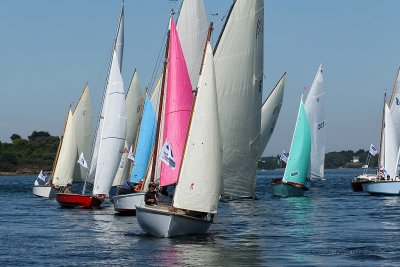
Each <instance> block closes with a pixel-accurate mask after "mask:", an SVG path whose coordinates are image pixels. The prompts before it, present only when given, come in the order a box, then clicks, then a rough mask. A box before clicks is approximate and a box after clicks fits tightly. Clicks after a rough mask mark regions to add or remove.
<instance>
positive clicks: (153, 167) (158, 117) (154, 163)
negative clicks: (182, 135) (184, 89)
mask: <svg viewBox="0 0 400 267" xmlns="http://www.w3.org/2000/svg"><path fill="white" fill-rule="evenodd" d="M171 19H172V15H171V18H170V22H169V23H170V24H171ZM169 35H170V29H168V36H167V44H166V46H165V58H164V67H163V78H162V83H161V92H160V104H159V108H158V116H157V130H156V141H155V143H154V150H153V165H152V167H151V175H150V181H151V182H154V175H155V172H156V162H157V150H158V139H159V135H160V123H161V115H162V109H163V102H164V101H163V100H164V87H165V73H166V71H167V64H168V51H169Z"/></svg>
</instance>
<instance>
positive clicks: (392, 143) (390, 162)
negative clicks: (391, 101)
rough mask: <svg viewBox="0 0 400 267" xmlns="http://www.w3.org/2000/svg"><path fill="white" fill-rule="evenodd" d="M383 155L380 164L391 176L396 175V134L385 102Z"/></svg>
mask: <svg viewBox="0 0 400 267" xmlns="http://www.w3.org/2000/svg"><path fill="white" fill-rule="evenodd" d="M384 136H385V138H384V143H383V145H384V147H385V149H384V155H383V158H384V160H383V162H381V165H382V166H383V167H384V169H385V170H386V172H387V174H388V175H390V177H391V178H394V177H395V176H396V171H397V154H398V152H399V151H398V149H399V141H398V140H397V136H396V128H395V122H394V120H393V118H392V113H391V112H390V109H389V105H388V104H387V103H385V126H384Z"/></svg>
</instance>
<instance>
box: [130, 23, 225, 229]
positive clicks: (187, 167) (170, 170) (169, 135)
mask: <svg viewBox="0 0 400 267" xmlns="http://www.w3.org/2000/svg"><path fill="white" fill-rule="evenodd" d="M168 64H169V65H168V85H167V93H166V100H165V104H166V108H165V116H164V119H165V120H166V121H165V124H164V134H163V136H157V138H158V139H160V140H165V141H164V144H169V146H170V147H169V151H173V152H174V153H167V152H166V150H163V151H162V153H161V158H162V161H163V163H162V165H161V168H164V169H162V170H161V177H160V185H161V186H164V185H168V184H172V183H176V190H175V194H174V198H173V203H172V205H157V206H150V205H146V206H144V207H139V206H137V207H136V216H137V220H138V222H139V225H140V227H141V228H142V229H143V230H144V231H145V232H146V233H148V234H151V235H154V236H162V237H171V236H176V235H187V234H204V233H206V232H207V230H208V228H209V227H210V224H211V221H212V216H207V214H214V213H216V211H217V207H218V200H219V193H220V186H221V161H222V150H221V137H220V133H219V121H218V110H217V100H216V92H215V84H216V82H215V72H214V66H213V56H212V49H211V45H210V44H209V42H207V46H206V48H205V54H204V63H203V68H202V71H201V76H200V79H199V82H198V86H197V90H196V92H197V97H195V100H194V103H193V106H192V93H191V89H190V88H191V86H190V83H189V77H188V74H187V71H186V70H185V68H186V64H185V62H184V57H183V54H182V52H181V51H180V45H179V38H178V36H177V34H176V30H175V26H174V23H173V20H172V19H171V23H170V38H169V53H168ZM164 69H166V66H165V67H164ZM177 77H180V78H179V79H177ZM174 81H180V82H182V84H181V85H183V86H178V84H176V83H174ZM162 91H163V88H162ZM174 91H175V92H174ZM161 95H163V93H162V94H161ZM174 99H175V100H174ZM176 99H180V100H181V101H178V102H176ZM174 103H176V105H175V106H172V105H171V104H174ZM161 107H162V105H161ZM180 107H183V108H180ZM182 110H183V111H182ZM176 111H178V112H176ZM185 113H186V114H185ZM172 116H174V117H175V118H178V116H179V117H180V118H181V119H180V120H172V118H171V117H172ZM189 118H190V122H189ZM186 121H187V122H186ZM185 129H186V130H188V133H187V135H186V130H185ZM174 132H175V135H176V133H178V134H181V135H182V133H183V134H184V136H186V138H185V139H186V142H185V139H183V140H182V138H176V137H174ZM166 141H167V142H166ZM178 142H181V144H182V146H181V147H180V146H179V144H178ZM164 147H166V146H164ZM180 148H182V149H183V151H182V152H183V153H179V152H180V151H179V149H180ZM154 154H155V155H156V153H154ZM153 166H155V164H153ZM152 172H153V173H154V170H152ZM200 174H201V175H200Z"/></svg>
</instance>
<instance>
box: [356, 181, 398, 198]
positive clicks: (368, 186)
mask: <svg viewBox="0 0 400 267" xmlns="http://www.w3.org/2000/svg"><path fill="white" fill-rule="evenodd" d="M362 187H363V191H364V192H367V193H369V194H371V195H387V196H398V195H400V181H372V182H364V183H363V184H362Z"/></svg>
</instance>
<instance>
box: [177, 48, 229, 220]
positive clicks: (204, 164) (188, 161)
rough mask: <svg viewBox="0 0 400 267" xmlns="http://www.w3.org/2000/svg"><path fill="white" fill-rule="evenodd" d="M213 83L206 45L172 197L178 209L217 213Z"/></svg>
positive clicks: (217, 139)
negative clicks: (183, 151)
mask: <svg viewBox="0 0 400 267" xmlns="http://www.w3.org/2000/svg"><path fill="white" fill-rule="evenodd" d="M215 84H216V82H215V71H214V62H213V55H212V48H211V45H210V43H208V44H207V49H206V55H205V59H204V65H203V73H202V75H201V76H200V79H199V83H198V93H197V97H196V101H195V104H194V107H193V112H192V119H191V123H190V129H189V132H188V138H187V142H186V149H185V153H184V159H183V161H182V168H181V172H180V176H179V180H178V183H177V186H176V190H175V195H174V207H177V208H182V209H190V210H195V211H201V212H211V213H216V212H217V208H218V201H219V195H220V194H219V193H220V187H221V182H222V179H221V173H222V144H221V133H220V131H219V121H218V107H217V96H216V91H215Z"/></svg>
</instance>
